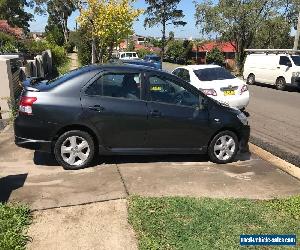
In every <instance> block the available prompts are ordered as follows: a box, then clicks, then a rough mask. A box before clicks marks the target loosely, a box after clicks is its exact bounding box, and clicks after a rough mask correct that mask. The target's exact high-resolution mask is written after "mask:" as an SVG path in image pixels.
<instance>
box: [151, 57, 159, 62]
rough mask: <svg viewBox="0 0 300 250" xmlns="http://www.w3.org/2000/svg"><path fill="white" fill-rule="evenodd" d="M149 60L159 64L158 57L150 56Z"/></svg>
mask: <svg viewBox="0 0 300 250" xmlns="http://www.w3.org/2000/svg"><path fill="white" fill-rule="evenodd" d="M149 59H150V60H152V61H155V62H160V57H159V56H150V57H149Z"/></svg>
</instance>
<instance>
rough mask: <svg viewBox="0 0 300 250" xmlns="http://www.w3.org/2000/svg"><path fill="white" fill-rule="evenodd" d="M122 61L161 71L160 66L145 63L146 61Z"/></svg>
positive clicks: (148, 62)
mask: <svg viewBox="0 0 300 250" xmlns="http://www.w3.org/2000/svg"><path fill="white" fill-rule="evenodd" d="M121 61H122V62H123V63H126V64H133V65H140V66H145V67H150V68H154V69H160V68H159V65H158V64H156V63H153V62H150V61H145V60H121Z"/></svg>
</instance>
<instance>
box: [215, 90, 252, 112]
mask: <svg viewBox="0 0 300 250" xmlns="http://www.w3.org/2000/svg"><path fill="white" fill-rule="evenodd" d="M213 98H214V99H216V100H217V101H220V102H222V103H226V104H228V105H229V106H230V107H233V108H237V109H243V108H246V107H247V106H248V104H249V101H250V94H249V91H247V92H245V93H243V94H242V95H240V94H237V95H235V96H234V97H228V98H226V97H219V96H216V97H213Z"/></svg>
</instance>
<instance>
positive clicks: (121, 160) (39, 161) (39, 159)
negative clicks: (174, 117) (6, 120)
mask: <svg viewBox="0 0 300 250" xmlns="http://www.w3.org/2000/svg"><path fill="white" fill-rule="evenodd" d="M250 159H251V153H243V154H238V155H237V157H236V159H235V162H237V161H248V160H250ZM208 161H209V158H208V156H207V155H109V156H107V155H105V156H104V155H103V156H99V157H98V158H97V159H96V160H95V163H94V165H102V164H125V163H157V162H195V163H197V162H208ZM33 162H34V164H35V165H37V166H59V164H58V163H57V161H56V160H55V157H54V156H53V155H51V154H47V153H43V152H38V151H35V152H34V158H33Z"/></svg>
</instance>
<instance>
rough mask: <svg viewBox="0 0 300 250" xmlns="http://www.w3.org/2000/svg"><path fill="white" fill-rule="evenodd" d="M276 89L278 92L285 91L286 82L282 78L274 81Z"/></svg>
mask: <svg viewBox="0 0 300 250" xmlns="http://www.w3.org/2000/svg"><path fill="white" fill-rule="evenodd" d="M276 88H277V89H278V90H285V89H286V81H285V79H284V78H283V77H279V78H278V79H277V80H276Z"/></svg>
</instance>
